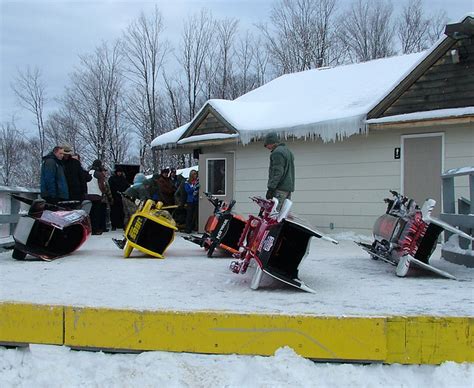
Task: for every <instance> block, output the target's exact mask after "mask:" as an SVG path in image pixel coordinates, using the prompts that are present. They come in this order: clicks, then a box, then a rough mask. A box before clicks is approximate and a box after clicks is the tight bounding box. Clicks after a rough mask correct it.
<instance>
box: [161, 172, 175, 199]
mask: <svg viewBox="0 0 474 388" xmlns="http://www.w3.org/2000/svg"><path fill="white" fill-rule="evenodd" d="M169 173H170V170H169V168H163V169H162V170H161V173H160V176H159V177H158V178H157V182H158V187H159V188H160V201H161V202H163V206H171V205H174V192H175V188H174V185H173V182H172V181H171V179H170V178H169Z"/></svg>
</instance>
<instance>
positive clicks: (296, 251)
mask: <svg viewBox="0 0 474 388" xmlns="http://www.w3.org/2000/svg"><path fill="white" fill-rule="evenodd" d="M313 236H318V234H317V232H315V231H313V230H311V229H309V228H308V227H306V226H303V225H300V224H297V223H294V222H292V221H290V220H287V219H284V220H283V221H282V222H281V223H279V224H276V225H274V226H272V227H270V231H269V234H268V236H267V237H266V238H265V241H264V242H263V244H262V250H261V251H260V252H259V255H258V258H259V259H260V262H261V263H262V269H263V270H266V271H268V272H271V273H275V274H276V275H280V276H285V277H287V278H289V279H296V278H297V277H298V267H299V266H300V264H301V262H302V260H303V259H304V258H305V257H306V255H307V253H308V249H309V242H310V240H311V237H313Z"/></svg>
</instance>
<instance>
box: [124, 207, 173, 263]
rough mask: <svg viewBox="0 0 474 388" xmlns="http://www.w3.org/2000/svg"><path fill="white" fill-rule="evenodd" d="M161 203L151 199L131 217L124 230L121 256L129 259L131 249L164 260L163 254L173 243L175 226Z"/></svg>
mask: <svg viewBox="0 0 474 388" xmlns="http://www.w3.org/2000/svg"><path fill="white" fill-rule="evenodd" d="M165 209H166V208H164V207H163V203H162V202H155V201H152V200H151V199H149V200H147V201H146V202H145V203H142V205H141V206H140V207H139V209H138V210H137V212H135V214H133V215H132V217H131V218H130V221H129V222H128V225H127V227H126V229H125V239H126V242H125V246H124V251H123V256H124V257H125V258H127V257H130V254H131V253H132V251H133V249H138V250H139V251H141V252H143V253H146V254H147V255H150V256H153V257H157V258H159V259H164V258H165V257H164V252H165V250H166V249H167V248H168V246H169V245H170V244H171V243H172V242H173V240H174V235H175V232H176V231H177V230H178V228H176V224H175V222H174V220H173V218H172V217H171V215H170V214H169V213H168V211H166V210H165Z"/></svg>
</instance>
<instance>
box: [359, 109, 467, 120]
mask: <svg viewBox="0 0 474 388" xmlns="http://www.w3.org/2000/svg"><path fill="white" fill-rule="evenodd" d="M473 114H474V106H472V107H465V108H453V109H437V110H430V111H425V112H414V113H406V114H402V115H394V116H386V117H380V118H378V119H370V120H367V121H366V123H367V124H385V123H393V122H403V121H419V120H427V119H436V118H445V117H462V116H471V115H473Z"/></svg>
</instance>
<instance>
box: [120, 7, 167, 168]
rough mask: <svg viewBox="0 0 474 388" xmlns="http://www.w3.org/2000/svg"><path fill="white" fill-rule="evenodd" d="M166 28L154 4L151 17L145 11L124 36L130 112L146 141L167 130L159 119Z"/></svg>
mask: <svg viewBox="0 0 474 388" xmlns="http://www.w3.org/2000/svg"><path fill="white" fill-rule="evenodd" d="M163 28H164V27H163V21H162V16H161V13H160V12H159V10H158V8H157V7H155V10H154V12H153V13H152V14H151V15H150V16H149V17H147V16H146V15H145V14H144V13H143V12H142V13H141V14H140V16H139V18H138V19H137V20H135V21H134V22H132V24H130V26H129V27H128V28H127V30H126V32H125V34H124V39H123V41H124V44H123V54H124V56H125V58H126V59H127V71H128V75H129V79H130V81H131V82H132V85H133V92H132V94H131V96H130V98H129V103H128V104H127V105H128V112H127V113H128V118H129V120H130V122H131V123H132V125H133V127H134V128H135V131H136V133H137V134H138V135H139V137H140V139H139V141H140V142H141V143H143V144H144V145H145V144H149V142H151V140H153V139H154V138H155V137H156V136H158V135H159V134H161V133H163V132H164V129H163V128H162V127H161V126H160V120H159V116H160V109H161V107H160V106H159V100H160V96H159V87H160V85H159V81H160V73H161V71H162V68H163V64H164V61H165V58H166V56H167V54H168V53H169V46H168V43H167V42H166V41H164V40H163V37H162V35H163ZM141 96H143V97H141ZM137 98H138V99H137ZM147 150H149V147H145V148H143V149H142V151H143V154H142V155H141V158H140V159H142V160H144V159H145V157H146V154H147ZM152 156H153V166H154V167H155V168H157V167H158V162H159V161H158V154H157V152H156V150H153V151H152Z"/></svg>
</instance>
